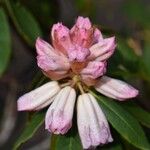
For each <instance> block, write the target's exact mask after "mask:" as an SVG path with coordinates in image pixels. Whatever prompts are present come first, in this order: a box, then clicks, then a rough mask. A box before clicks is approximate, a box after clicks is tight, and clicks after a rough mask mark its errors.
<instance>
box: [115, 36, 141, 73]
mask: <svg viewBox="0 0 150 150" xmlns="http://www.w3.org/2000/svg"><path fill="white" fill-rule="evenodd" d="M117 42H118V47H117V48H118V52H119V53H120V54H121V56H122V59H120V63H121V64H123V65H124V66H125V67H126V68H127V69H129V70H130V71H131V72H134V73H135V71H137V69H139V68H138V65H139V57H138V56H137V55H136V54H135V53H134V51H133V49H132V48H130V47H129V46H128V45H127V43H126V39H121V38H118V39H117Z"/></svg>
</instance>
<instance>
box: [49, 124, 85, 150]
mask: <svg viewBox="0 0 150 150" xmlns="http://www.w3.org/2000/svg"><path fill="white" fill-rule="evenodd" d="M60 149H61V150H83V148H82V145H81V142H80V139H79V136H78V132H77V130H75V129H74V127H72V128H71V129H70V131H69V132H68V133H67V134H65V135H52V143H51V150H60Z"/></svg>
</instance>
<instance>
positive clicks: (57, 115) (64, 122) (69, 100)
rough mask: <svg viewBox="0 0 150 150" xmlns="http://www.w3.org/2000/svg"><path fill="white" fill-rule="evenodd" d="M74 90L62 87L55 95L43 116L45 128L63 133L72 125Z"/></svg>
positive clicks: (56, 132)
mask: <svg viewBox="0 0 150 150" xmlns="http://www.w3.org/2000/svg"><path fill="white" fill-rule="evenodd" d="M75 98H76V93H75V90H74V89H73V88H71V87H69V86H67V87H65V88H63V89H62V90H61V91H60V92H59V93H58V95H57V96H56V97H55V99H54V102H53V103H52V105H51V106H50V107H49V109H48V111H47V113H46V117H45V128H46V129H48V130H49V131H50V132H52V133H55V134H65V133H66V132H67V131H68V130H69V129H70V128H71V126H72V117H73V109H74V104H75Z"/></svg>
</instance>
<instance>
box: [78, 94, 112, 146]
mask: <svg viewBox="0 0 150 150" xmlns="http://www.w3.org/2000/svg"><path fill="white" fill-rule="evenodd" d="M77 123H78V130H79V135H80V138H81V142H82V145H83V148H84V149H89V148H92V147H96V146H98V145H101V144H106V143H108V142H112V140H113V139H112V137H111V134H110V130H109V125H108V122H107V120H106V118H105V115H104V114H103V112H102V110H101V108H100V107H99V106H98V103H97V102H96V99H95V98H94V97H93V96H92V95H91V94H82V95H80V96H79V98H78V101H77Z"/></svg>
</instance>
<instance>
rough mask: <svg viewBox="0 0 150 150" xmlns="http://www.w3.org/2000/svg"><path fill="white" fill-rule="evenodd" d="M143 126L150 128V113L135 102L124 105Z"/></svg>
mask: <svg viewBox="0 0 150 150" xmlns="http://www.w3.org/2000/svg"><path fill="white" fill-rule="evenodd" d="M122 105H123V107H124V108H125V109H126V110H128V111H129V112H130V113H131V114H132V115H133V116H134V117H135V118H136V119H137V120H138V121H139V122H140V123H141V124H142V125H144V126H146V127H148V128H150V113H149V112H147V111H145V110H144V109H143V108H141V107H140V106H138V105H137V104H135V103H133V102H126V103H124V104H122Z"/></svg>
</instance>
